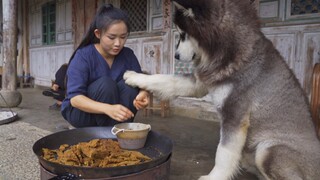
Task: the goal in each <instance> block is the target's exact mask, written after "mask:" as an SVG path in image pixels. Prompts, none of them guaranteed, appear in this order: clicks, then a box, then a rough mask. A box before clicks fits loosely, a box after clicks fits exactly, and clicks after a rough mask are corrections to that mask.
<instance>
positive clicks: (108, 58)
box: [61, 4, 149, 127]
mask: <svg viewBox="0 0 320 180" xmlns="http://www.w3.org/2000/svg"><path fill="white" fill-rule="evenodd" d="M129 33H130V28H129V22H128V16H127V14H126V13H125V12H124V11H122V10H120V9H118V8H115V7H113V6H112V5H111V4H107V5H104V6H102V7H101V8H100V9H99V10H98V12H97V14H96V16H95V18H94V20H93V22H92V23H91V25H90V29H89V31H88V32H87V33H86V35H85V37H84V39H83V40H82V42H81V43H80V45H79V47H78V48H77V49H76V50H75V52H74V53H73V55H72V56H71V58H70V62H69V67H68V71H67V94H66V98H65V100H64V101H63V103H62V108H61V112H62V115H63V117H64V118H65V119H66V120H67V121H68V122H69V123H70V124H71V125H72V126H74V127H88V126H113V125H114V124H117V123H120V122H132V121H133V119H134V115H135V114H136V112H137V110H139V109H142V108H145V107H146V106H147V105H148V103H149V98H148V96H149V94H148V92H146V91H144V90H139V89H137V88H133V87H130V86H128V85H126V84H125V83H124V80H123V78H122V76H123V74H124V72H125V71H127V70H133V71H136V72H140V73H141V67H140V65H139V62H138V60H137V58H136V56H135V55H134V53H133V51H132V50H131V49H129V48H127V47H124V44H125V42H126V40H127V37H128V35H129Z"/></svg>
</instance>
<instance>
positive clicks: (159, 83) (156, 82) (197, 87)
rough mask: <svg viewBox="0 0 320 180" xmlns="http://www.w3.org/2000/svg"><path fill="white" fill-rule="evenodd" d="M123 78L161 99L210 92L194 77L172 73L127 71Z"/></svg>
mask: <svg viewBox="0 0 320 180" xmlns="http://www.w3.org/2000/svg"><path fill="white" fill-rule="evenodd" d="M123 79H124V80H125V82H126V84H129V85H131V86H134V87H139V88H141V89H146V90H148V91H150V92H152V93H154V94H155V96H157V97H158V98H160V99H172V98H176V97H178V96H187V97H203V96H205V95H206V94H207V93H208V90H207V88H206V87H204V86H203V85H202V83H200V82H199V81H197V80H196V79H195V78H194V77H187V76H176V75H170V74H154V75H146V74H141V73H136V72H134V71H127V72H126V73H125V74H124V75H123Z"/></svg>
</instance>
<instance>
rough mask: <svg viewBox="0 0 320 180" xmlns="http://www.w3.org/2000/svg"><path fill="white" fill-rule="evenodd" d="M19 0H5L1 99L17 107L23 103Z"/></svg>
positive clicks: (3, 3) (6, 103)
mask: <svg viewBox="0 0 320 180" xmlns="http://www.w3.org/2000/svg"><path fill="white" fill-rule="evenodd" d="M17 4H18V1H17V0H3V1H2V9H3V74H2V89H1V95H2V96H3V97H4V98H5V101H3V100H2V98H1V99H0V106H2V107H7V106H9V107H16V106H18V105H19V104H20V103H21V100H22V96H21V93H19V92H18V91H16V89H17V65H16V62H17V33H18V32H17V29H18V26H17V22H18V21H17V20H18V17H17V14H18V13H17V7H18V6H17Z"/></svg>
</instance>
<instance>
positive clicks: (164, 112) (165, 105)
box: [143, 93, 170, 117]
mask: <svg viewBox="0 0 320 180" xmlns="http://www.w3.org/2000/svg"><path fill="white" fill-rule="evenodd" d="M153 98H154V97H153V94H152V93H150V97H149V99H150V102H149V105H148V106H147V107H146V108H145V109H144V113H143V114H144V116H150V114H152V113H153V111H154V110H160V111H161V117H166V116H168V115H169V112H170V106H169V100H166V101H160V104H157V105H155V104H154V103H153Z"/></svg>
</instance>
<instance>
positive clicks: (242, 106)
mask: <svg viewBox="0 0 320 180" xmlns="http://www.w3.org/2000/svg"><path fill="white" fill-rule="evenodd" d="M173 3H174V4H175V8H176V11H175V14H174V23H175V24H176V26H177V29H178V31H179V32H180V42H179V44H178V46H177V51H176V58H178V59H180V60H181V61H190V60H193V61H194V66H195V67H194V74H193V75H194V76H193V77H192V78H190V77H183V76H175V75H163V74H156V75H144V74H137V73H134V72H126V73H125V75H124V79H125V80H126V83H127V84H129V85H132V86H138V87H140V88H142V89H147V90H149V91H151V92H153V93H154V94H156V96H158V97H160V98H162V99H169V98H174V97H177V96H193V97H202V96H205V95H207V94H209V95H210V96H211V97H212V103H213V104H214V105H215V106H216V107H217V111H218V112H219V113H220V117H221V129H220V142H219V145H218V148H217V151H216V158H215V166H214V168H213V169H212V171H211V172H210V173H209V174H208V175H206V176H202V177H200V179H202V180H204V179H210V180H228V179H232V178H233V177H234V176H235V175H236V174H237V173H238V172H239V170H240V168H246V169H247V170H249V171H251V172H253V173H255V174H256V175H257V176H258V177H259V178H260V179H267V180H271V179H272V180H318V179H320V170H319V168H320V143H319V140H318V138H317V135H316V131H315V127H314V125H313V122H312V119H311V114H310V110H309V104H308V100H307V98H306V95H305V94H304V91H303V90H302V88H301V86H300V84H299V82H298V81H297V79H296V77H295V76H294V74H293V73H292V71H291V70H290V69H289V68H288V66H287V64H286V63H285V61H284V60H283V58H282V57H281V55H280V54H279V52H278V51H277V50H276V49H275V48H274V46H273V45H272V43H271V42H270V41H269V40H268V39H266V37H265V36H264V35H263V33H262V32H261V31H260V25H259V19H258V17H257V13H256V10H255V8H254V7H253V5H251V1H250V0H175V1H173Z"/></svg>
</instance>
